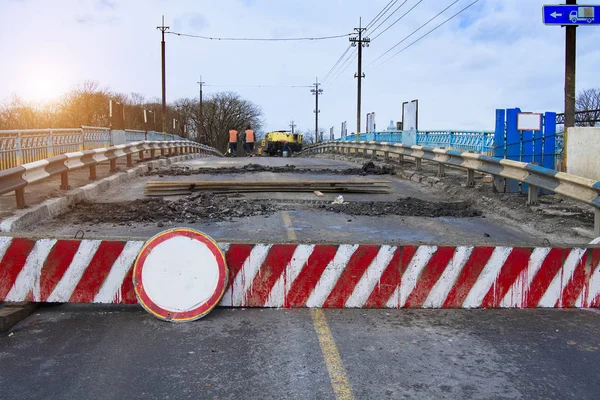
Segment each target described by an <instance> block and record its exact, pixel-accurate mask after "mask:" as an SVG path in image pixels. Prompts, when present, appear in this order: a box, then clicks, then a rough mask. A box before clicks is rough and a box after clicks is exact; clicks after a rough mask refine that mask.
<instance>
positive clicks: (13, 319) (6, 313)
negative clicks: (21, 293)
mask: <svg viewBox="0 0 600 400" xmlns="http://www.w3.org/2000/svg"><path fill="white" fill-rule="evenodd" d="M38 307H39V304H37V303H6V304H4V307H2V308H0V332H6V331H8V330H9V329H10V328H12V327H13V326H15V325H16V324H18V323H19V322H21V321H23V320H24V319H25V318H27V317H28V316H29V315H31V313H32V312H34V311H35V310H36V309H37V308H38Z"/></svg>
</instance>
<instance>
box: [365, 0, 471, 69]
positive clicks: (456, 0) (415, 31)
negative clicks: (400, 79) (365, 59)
mask: <svg viewBox="0 0 600 400" xmlns="http://www.w3.org/2000/svg"><path fill="white" fill-rule="evenodd" d="M478 1H479V0H478ZM456 3H458V0H455V1H454V2H453V3H452V4H450V5H449V6H448V7H446V8H444V9H443V10H442V11H440V12H439V13H437V14H436V15H435V16H434V17H433V18H431V19H430V20H429V21H427V22H425V23H424V24H423V25H421V26H420V27H418V28H417V29H415V30H414V31H412V32H411V33H410V34H409V35H408V36H406V37H405V38H404V39H402V40H401V41H399V42H398V43H396V44H395V45H393V46H392V47H390V48H389V49H388V50H387V51H386V52H385V53H383V54H382V55H380V56H379V57H377V58H376V59H375V60H373V61H372V62H371V64H369V65H372V64H374V63H375V62H377V60H379V59H381V58H382V57H383V56H385V55H386V54H387V53H389V52H390V51H392V50H394V49H395V48H396V47H398V46H400V45H401V44H402V43H404V42H405V41H406V40H407V39H408V38H409V37H411V36H412V35H414V34H415V33H417V32H418V31H420V30H421V29H422V28H423V27H424V26H425V25H427V24H429V23H430V22H431V21H433V20H434V19H436V18H437V17H439V16H440V15H441V14H442V13H444V12H445V11H446V10H447V9H449V8H450V7H452V6H453V5H455V4H456ZM417 4H418V3H417Z"/></svg>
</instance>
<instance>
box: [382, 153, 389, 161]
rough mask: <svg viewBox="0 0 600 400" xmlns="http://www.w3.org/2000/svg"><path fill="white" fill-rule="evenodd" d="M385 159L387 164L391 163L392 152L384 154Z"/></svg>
mask: <svg viewBox="0 0 600 400" xmlns="http://www.w3.org/2000/svg"><path fill="white" fill-rule="evenodd" d="M383 158H384V159H385V161H386V162H388V161H390V152H389V151H386V152H384V153H383Z"/></svg>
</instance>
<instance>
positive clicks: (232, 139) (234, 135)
mask: <svg viewBox="0 0 600 400" xmlns="http://www.w3.org/2000/svg"><path fill="white" fill-rule="evenodd" d="M237 142H238V131H236V130H235V129H231V130H230V131H229V152H230V153H231V156H232V157H237Z"/></svg>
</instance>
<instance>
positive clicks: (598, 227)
mask: <svg viewBox="0 0 600 400" xmlns="http://www.w3.org/2000/svg"><path fill="white" fill-rule="evenodd" d="M594 234H595V235H596V237H600V208H597V207H595V208H594Z"/></svg>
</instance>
